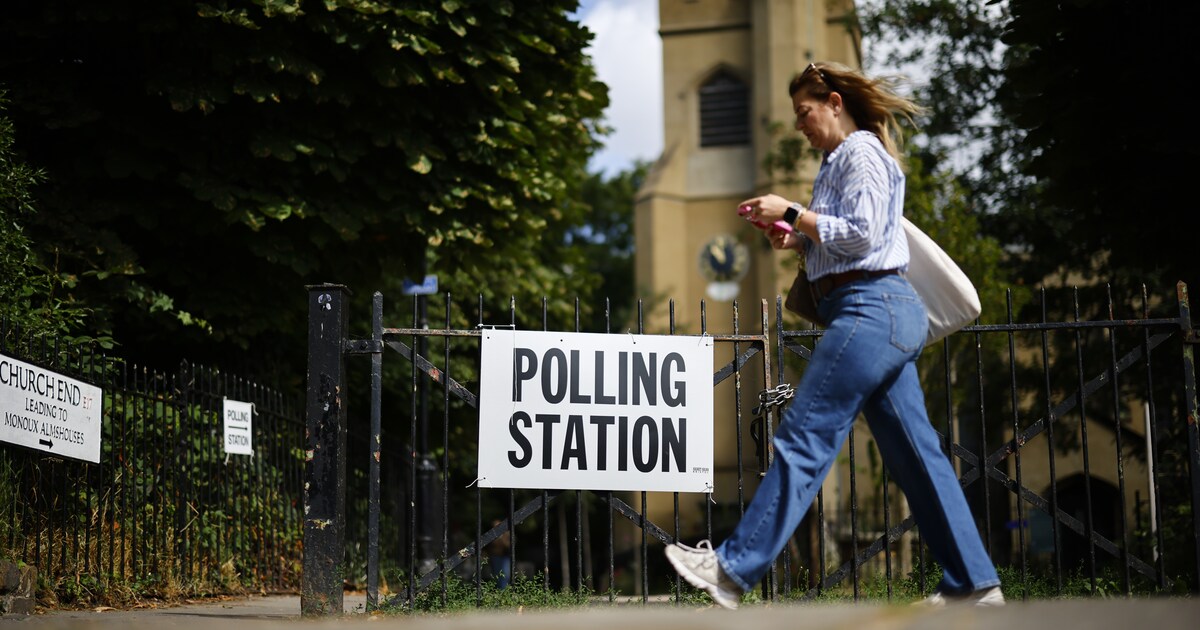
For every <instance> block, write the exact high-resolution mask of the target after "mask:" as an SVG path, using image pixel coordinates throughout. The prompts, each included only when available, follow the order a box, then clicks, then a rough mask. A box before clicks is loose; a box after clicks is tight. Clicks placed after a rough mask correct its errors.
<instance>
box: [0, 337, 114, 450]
mask: <svg viewBox="0 0 1200 630" xmlns="http://www.w3.org/2000/svg"><path fill="white" fill-rule="evenodd" d="M103 401H104V392H103V390H101V389H100V388H99V387H96V386H94V385H89V384H87V383H84V382H83V381H77V380H75V379H73V378H68V377H66V376H63V375H61V374H58V373H55V372H52V371H50V370H46V369H43V368H40V367H38V366H36V365H31V364H29V363H25V362H24V361H18V360H16V359H13V358H10V357H6V356H4V355H2V354H0V415H3V421H0V441H4V442H9V443H11V444H18V445H21V446H24V447H27V448H31V449H34V450H39V451H45V452H47V453H50V454H52V455H57V456H59V457H70V458H72V459H82V460H84V461H89V462H93V463H99V462H100V418H101V405H102V404H103Z"/></svg>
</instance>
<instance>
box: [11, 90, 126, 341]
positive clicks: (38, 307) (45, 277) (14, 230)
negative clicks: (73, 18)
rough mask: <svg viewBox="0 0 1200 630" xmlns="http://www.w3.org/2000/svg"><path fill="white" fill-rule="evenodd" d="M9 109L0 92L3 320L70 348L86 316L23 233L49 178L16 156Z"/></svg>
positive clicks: (68, 281)
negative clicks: (38, 190) (37, 192)
mask: <svg viewBox="0 0 1200 630" xmlns="http://www.w3.org/2000/svg"><path fill="white" fill-rule="evenodd" d="M7 107H8V95H7V93H5V92H3V91H0V295H3V296H5V299H4V300H3V302H0V319H2V320H3V321H4V323H5V324H7V327H8V329H9V330H11V331H14V332H15V331H18V330H19V331H21V336H22V337H23V338H25V339H29V338H37V337H43V336H46V335H61V336H66V337H67V338H68V339H67V341H68V342H71V341H81V340H82V341H86V339H85V338H84V337H83V336H81V334H80V333H81V332H82V331H83V328H84V326H85V324H84V322H85V321H86V317H87V314H88V311H87V309H86V308H84V307H83V306H82V305H80V304H78V303H75V302H74V301H72V300H71V299H70V298H69V296H68V295H67V294H66V291H67V289H68V288H69V287H70V286H71V285H72V284H73V283H74V281H75V279H74V278H73V277H72V276H71V275H70V274H63V275H59V274H58V273H56V271H55V270H54V269H51V268H46V267H43V266H42V265H40V264H39V262H38V259H37V256H35V254H34V251H33V243H31V242H30V240H29V237H28V236H27V235H26V234H25V230H24V228H23V227H22V225H23V223H24V222H25V221H26V220H28V219H29V218H30V217H32V216H33V215H34V214H35V213H36V212H37V208H36V205H35V203H34V199H33V193H32V192H31V190H30V189H31V188H33V187H34V186H36V185H37V184H38V183H39V182H40V181H42V180H43V179H44V177H45V175H44V173H43V172H42V171H40V170H36V169H33V168H31V167H30V166H29V165H28V164H26V163H25V162H23V161H22V160H21V159H20V158H19V157H18V156H17V154H16V151H15V149H14V146H13V145H14V144H15V142H16V130H15V129H14V128H13V124H12V121H11V120H9V119H8V117H7V116H5V115H4V114H5V110H6V109H7ZM14 338H15V335H14ZM100 341H101V342H102V343H104V344H105V345H107V343H108V340H107V339H102V340H100Z"/></svg>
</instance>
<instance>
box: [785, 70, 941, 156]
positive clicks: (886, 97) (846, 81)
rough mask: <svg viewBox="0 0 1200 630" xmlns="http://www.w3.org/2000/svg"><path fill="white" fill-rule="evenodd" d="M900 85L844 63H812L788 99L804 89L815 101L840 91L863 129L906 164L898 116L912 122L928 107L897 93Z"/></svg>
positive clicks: (792, 85) (795, 79)
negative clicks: (864, 72)
mask: <svg viewBox="0 0 1200 630" xmlns="http://www.w3.org/2000/svg"><path fill="white" fill-rule="evenodd" d="M899 83H900V79H899V78H898V77H891V76H885V77H877V78H870V77H867V76H866V75H864V74H863V73H861V72H859V71H857V70H854V69H851V68H849V67H847V66H844V65H842V64H838V63H832V62H817V63H810V64H808V67H807V68H805V69H804V71H803V72H801V73H800V74H797V75H796V76H795V77H793V78H792V80H791V82H790V83H789V84H788V96H795V95H796V92H799V91H801V90H803V91H805V92H806V93H807V94H809V95H811V96H813V97H814V98H818V99H827V98H829V95H830V94H832V93H834V92H837V93H838V94H840V95H841V96H842V103H843V104H844V105H845V106H846V111H847V112H849V113H850V116H852V117H853V118H854V122H855V123H857V124H858V127H859V129H866V130H867V131H870V132H871V133H874V134H875V135H876V136H878V137H879V141H880V142H882V143H883V147H884V148H885V149H887V152H888V153H889V154H891V156H892V157H893V158H896V161H897V162H900V163H901V164H903V163H904V160H902V159H901V154H900V145H901V144H902V143H903V141H904V134H903V132H902V131H901V129H900V125H899V121H898V120H897V116H903V117H904V118H905V119H907V120H908V121H909V122H910V123H912V122H913V116H915V115H917V114H920V113H921V112H923V111H924V108H923V107H921V106H920V105H917V104H916V103H914V102H913V101H911V100H909V99H908V98H905V97H903V96H901V95H899V94H898V93H896V90H895V87H896V86H897V85H898V84H899Z"/></svg>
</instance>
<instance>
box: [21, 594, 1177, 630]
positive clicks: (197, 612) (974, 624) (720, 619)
mask: <svg viewBox="0 0 1200 630" xmlns="http://www.w3.org/2000/svg"><path fill="white" fill-rule="evenodd" d="M364 604H365V599H364V598H363V597H362V596H357V597H356V596H353V595H351V596H348V597H347V598H346V601H345V609H346V613H345V614H344V615H343V616H341V617H334V618H319V619H314V618H305V617H301V615H300V598H299V597H298V596H266V597H259V596H254V597H244V598H235V599H231V600H226V601H219V602H211V603H198V604H184V605H178V606H170V607H164V608H156V609H138V610H106V611H99V612H97V611H90V610H86V611H50V612H43V613H40V614H34V615H28V616H17V615H7V616H4V617H2V618H0V627H4V628H13V630H18V629H20V630H24V629H28V630H57V629H61V630H75V629H85V628H86V629H89V630H90V629H96V630H108V629H111V630H154V629H157V628H180V629H188V630H202V629H207V628H221V629H223V630H233V629H234V628H237V629H239V630H240V629H242V628H246V629H249V630H283V629H285V628H288V629H291V630H294V627H295V625H296V624H298V623H300V624H306V625H310V626H312V627H314V628H326V627H328V628H335V627H336V628H339V629H341V630H345V629H346V628H347V626H348V625H352V624H354V623H369V624H370V625H371V627H372V628H375V629H378V630H385V629H392V628H394V629H396V630H400V629H401V628H403V630H447V629H449V628H454V629H455V630H508V629H512V630H563V629H564V628H566V629H569V630H614V629H619V630H635V629H641V628H646V629H653V630H728V629H729V628H753V629H754V630H760V629H770V628H781V629H784V628H786V629H787V630H805V629H810V628H811V629H818V628H820V629H822V630H824V629H830V628H834V629H837V628H848V629H849V628H853V629H854V630H908V629H918V628H971V629H973V630H992V629H995V630H1001V629H1003V630H1013V629H1014V628H1019V629H1020V630H1031V629H1039V628H1046V629H1053V630H1068V629H1074V628H1080V629H1081V630H1108V629H1111V630H1130V629H1134V630H1176V629H1179V630H1184V629H1187V630H1194V629H1195V628H1200V599H1198V598H1153V599H1124V598H1120V599H1065V600H1038V601H1030V602H1010V603H1009V605H1008V606H1005V607H1003V608H991V609H984V608H964V607H951V608H946V609H942V610H928V609H921V608H914V607H912V606H909V605H898V604H897V605H887V604H875V603H870V604H867V603H860V604H850V603H806V604H795V603H788V604H770V605H767V604H754V605H744V606H742V608H741V609H740V610H737V611H728V610H723V609H720V608H715V607H711V606H695V605H691V606H687V605H685V606H674V605H672V604H669V603H667V604H664V603H651V604H641V603H640V601H639V602H637V603H630V604H619V605H613V604H608V603H607V602H605V603H603V604H599V605H596V606H591V607H580V608H572V609H550V610H528V609H527V610H520V611H516V610H505V611H497V610H490V609H489V610H479V611H470V612H465V613H447V614H413V615H405V614H391V615H367V614H365V613H364V612H363V611H364Z"/></svg>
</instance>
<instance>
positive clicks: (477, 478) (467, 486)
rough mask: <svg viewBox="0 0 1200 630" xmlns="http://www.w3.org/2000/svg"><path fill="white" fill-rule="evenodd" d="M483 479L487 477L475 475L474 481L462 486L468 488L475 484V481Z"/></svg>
mask: <svg viewBox="0 0 1200 630" xmlns="http://www.w3.org/2000/svg"><path fill="white" fill-rule="evenodd" d="M484 479H487V477H476V478H475V481H472V482H471V483H469V484H467V485H465V486H463V487H464V488H470V487H471V486H473V485H475V484H476V483H478V482H480V481H483V480H484Z"/></svg>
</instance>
